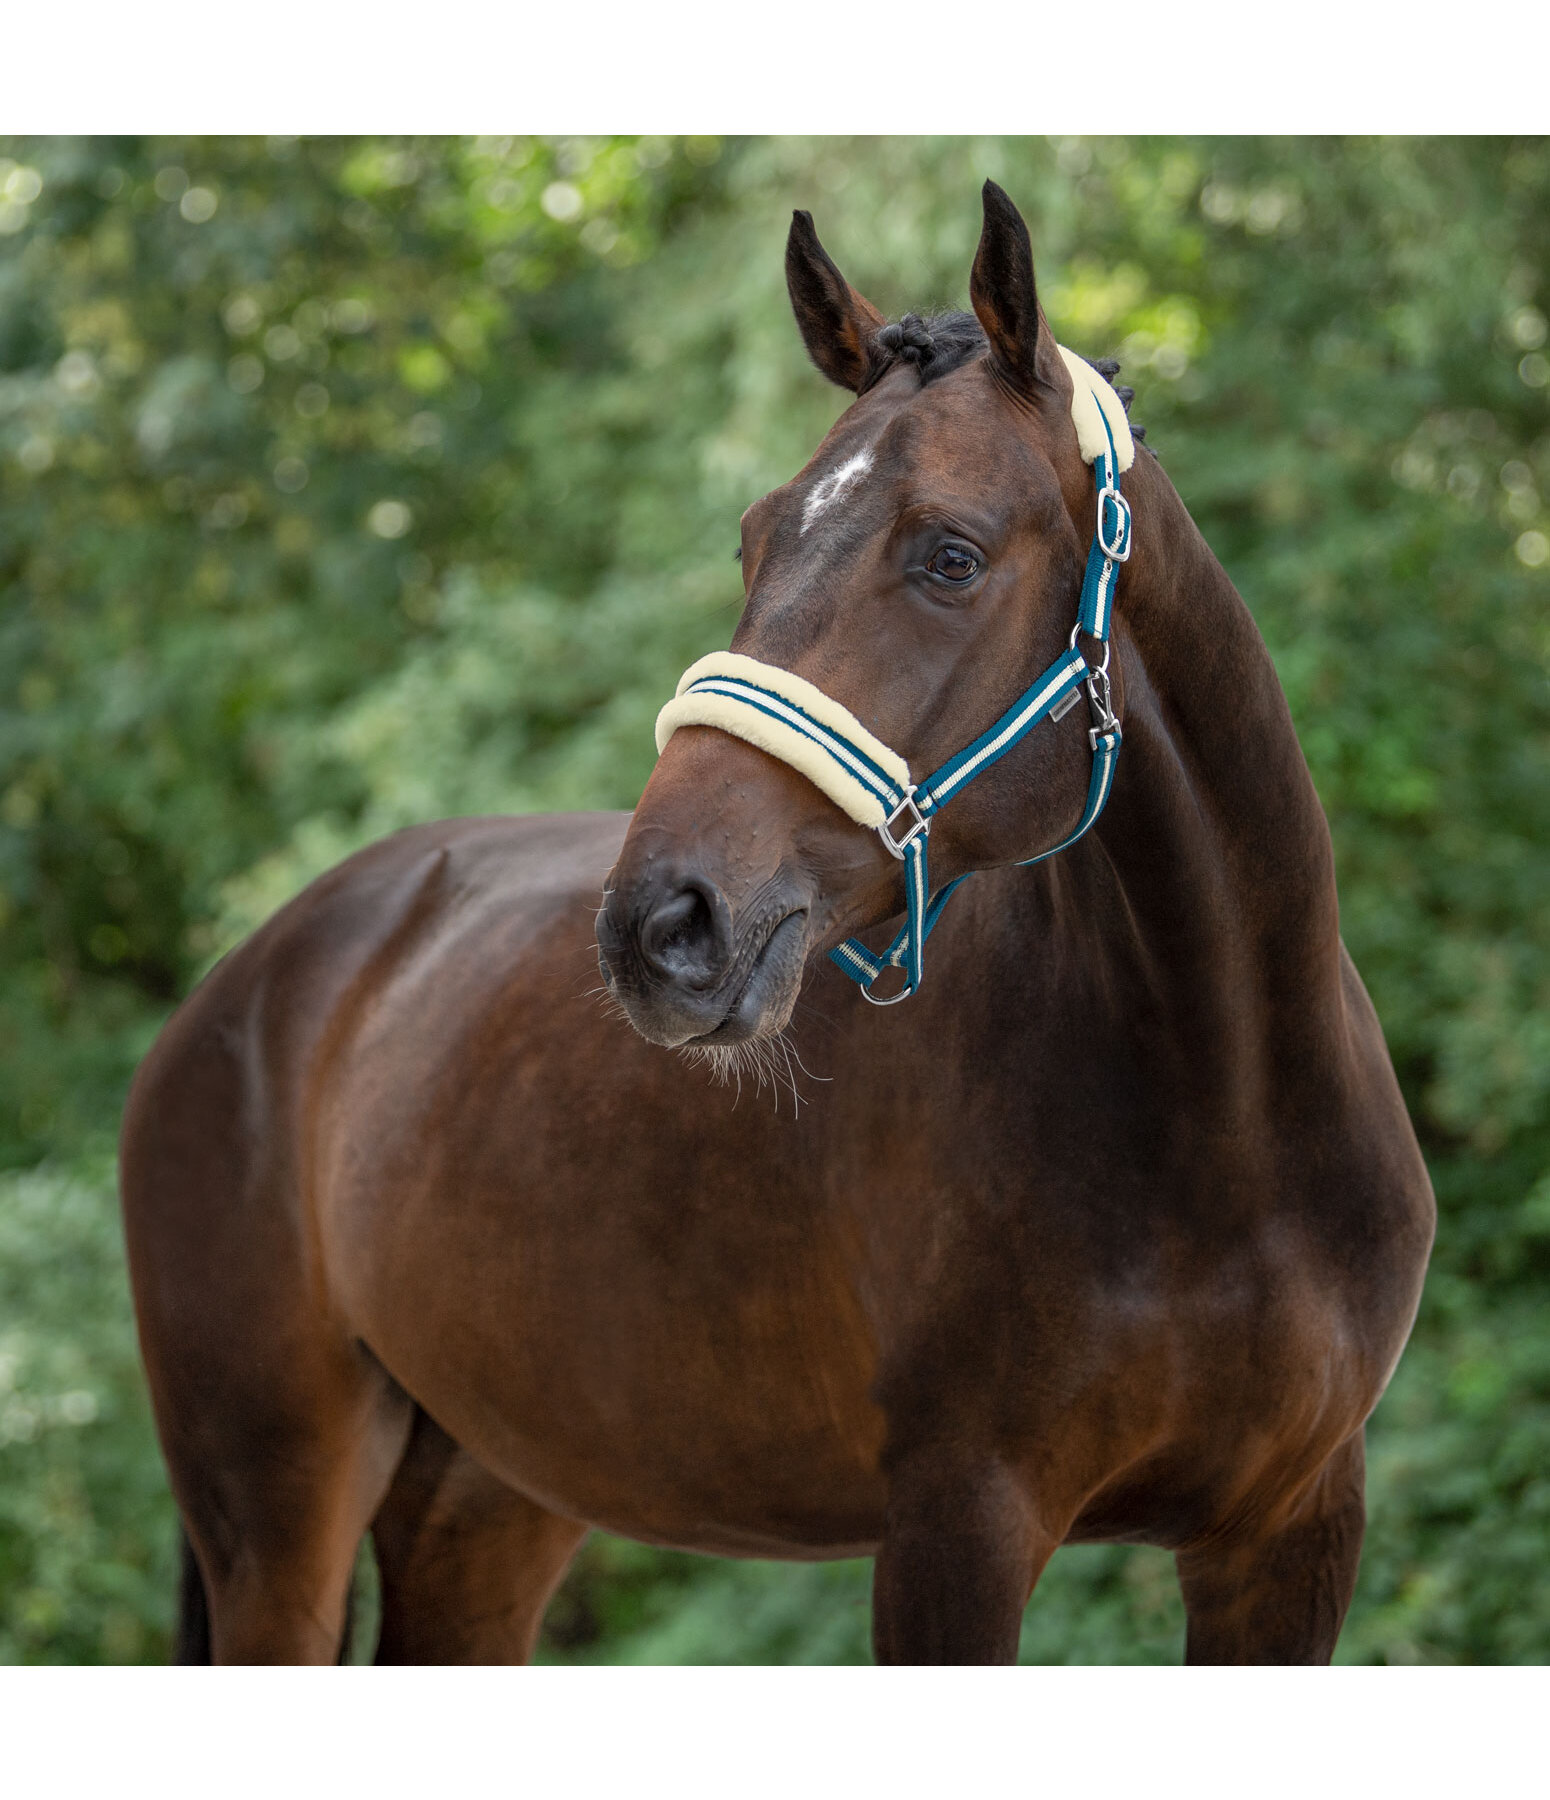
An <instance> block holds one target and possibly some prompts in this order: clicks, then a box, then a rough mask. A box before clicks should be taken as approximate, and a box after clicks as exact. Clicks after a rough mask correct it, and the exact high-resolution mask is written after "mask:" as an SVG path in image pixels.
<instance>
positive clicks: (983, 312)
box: [969, 181, 1062, 398]
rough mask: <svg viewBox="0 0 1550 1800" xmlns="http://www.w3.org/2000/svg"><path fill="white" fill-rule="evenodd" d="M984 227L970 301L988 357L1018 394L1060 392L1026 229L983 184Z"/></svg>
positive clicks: (997, 192)
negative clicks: (981, 331)
mask: <svg viewBox="0 0 1550 1800" xmlns="http://www.w3.org/2000/svg"><path fill="white" fill-rule="evenodd" d="M981 198H982V199H983V201H984V205H985V224H984V228H983V229H982V230H981V232H980V247H979V249H978V250H977V251H976V252H975V255H974V272H973V274H972V275H971V276H970V277H969V300H970V302H971V304H972V305H973V307H974V313H975V317H976V318H977V319H978V320H979V322H980V324H981V325H983V326H984V328H985V336H986V337H987V338H988V339H989V340H990V354H991V356H992V357H993V359H994V360H995V361H996V363H998V364H999V365H1000V368H1001V372H1002V373H1003V374H1004V375H1005V376H1006V378H1007V379H1008V380H1009V381H1010V383H1011V385H1012V386H1013V387H1014V388H1016V389H1017V390H1018V391H1019V392H1020V393H1023V394H1026V395H1028V396H1029V397H1030V398H1033V397H1035V396H1036V395H1037V394H1038V393H1039V390H1040V389H1041V388H1042V389H1046V390H1047V389H1049V388H1059V387H1060V385H1061V380H1060V372H1061V369H1062V364H1061V361H1060V352H1059V350H1057V349H1056V347H1055V338H1054V334H1053V333H1052V332H1051V330H1050V328H1049V324H1048V321H1047V320H1046V319H1045V317H1044V312H1043V309H1042V308H1041V307H1040V305H1039V295H1038V291H1037V289H1036V288H1035V287H1034V284H1033V246H1032V245H1031V244H1030V243H1029V241H1028V227H1027V226H1026V225H1025V224H1024V223H1023V216H1022V214H1021V213H1020V212H1019V211H1018V210H1017V208H1016V207H1015V206H1014V205H1013V204H1012V202H1011V200H1010V199H1009V198H1008V196H1007V195H1006V194H1005V193H1004V192H1003V191H1002V190H1001V189H1000V188H998V187H997V186H996V184H995V182H993V181H987V182H986V183H985V188H984V192H983V194H982V196H981Z"/></svg>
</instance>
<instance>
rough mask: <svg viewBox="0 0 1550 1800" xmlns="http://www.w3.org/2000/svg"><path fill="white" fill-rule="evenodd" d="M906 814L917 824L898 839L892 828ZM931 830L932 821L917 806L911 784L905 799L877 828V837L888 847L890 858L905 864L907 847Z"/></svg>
mask: <svg viewBox="0 0 1550 1800" xmlns="http://www.w3.org/2000/svg"><path fill="white" fill-rule="evenodd" d="M905 813H909V814H910V815H911V816H912V817H913V818H914V821H915V823H914V824H913V825H911V826H910V828H909V830H908V831H906V832H905V834H904V836H903V837H901V838H896V837H895V836H894V835H893V832H892V830H891V829H890V827H891V826H892V825H893V824H894V823H895V822H896V821H897V820H899V819H901V818H902V817H903V816H904V814H905ZM930 829H931V821H930V820H929V819H928V818H927V817H926V816H925V814H924V813H923V812H922V811H921V810H920V808H919V807H918V806H917V805H916V804H915V789H914V785H913V784H911V786H910V789H909V791H908V792H907V793H906V794H905V796H904V798H903V799H902V800H901V801H900V802H899V804H898V805H897V806H896V807H895V808H894V809H893V811H892V812H891V813H889V815H888V817H887V818H886V819H885V820H884V821H883V823H882V824H881V825H879V826H878V827H877V835H878V836H879V837H880V838H881V839H882V840H883V842H884V844H886V845H887V847H888V854H889V855H890V856H896V857H897V858H898V859H899V861H900V862H903V861H904V852H905V849H906V847H907V846H908V845H910V844H913V843H914V841H915V839H916V838H918V837H922V836H924V834H925V833H927V832H928V831H930Z"/></svg>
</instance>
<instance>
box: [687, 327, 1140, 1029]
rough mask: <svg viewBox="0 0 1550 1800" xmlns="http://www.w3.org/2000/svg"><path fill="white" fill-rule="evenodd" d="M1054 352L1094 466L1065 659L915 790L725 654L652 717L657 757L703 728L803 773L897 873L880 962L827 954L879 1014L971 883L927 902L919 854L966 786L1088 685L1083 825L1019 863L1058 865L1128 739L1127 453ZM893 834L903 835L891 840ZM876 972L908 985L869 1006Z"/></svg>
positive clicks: (1104, 403)
mask: <svg viewBox="0 0 1550 1800" xmlns="http://www.w3.org/2000/svg"><path fill="white" fill-rule="evenodd" d="M1060 354H1061V356H1062V357H1063V358H1064V359H1065V363H1066V366H1067V368H1068V369H1069V370H1070V371H1071V377H1072V385H1073V388H1074V393H1073V397H1072V402H1071V416H1072V419H1073V421H1074V423H1075V425H1076V428H1077V442H1078V444H1079V445H1080V447H1081V451H1082V457H1083V460H1084V461H1086V462H1090V463H1091V464H1092V465H1093V477H1094V480H1095V482H1096V485H1097V499H1098V511H1097V522H1096V528H1095V531H1094V534H1093V543H1092V548H1091V549H1090V550H1089V551H1088V553H1087V567H1086V570H1085V572H1084V575H1083V579H1082V593H1081V598H1080V600H1079V601H1078V604H1077V621H1076V630H1074V631H1073V632H1072V634H1071V644H1070V646H1069V648H1068V649H1067V650H1066V651H1065V653H1064V654H1063V655H1062V656H1059V657H1057V658H1056V660H1055V661H1054V662H1052V663H1051V664H1050V666H1049V667H1048V668H1047V669H1046V670H1045V671H1044V673H1043V674H1042V675H1040V676H1039V678H1038V680H1037V681H1035V682H1034V683H1033V685H1032V686H1031V687H1030V688H1028V689H1027V690H1026V691H1025V692H1024V693H1023V694H1022V695H1021V697H1020V698H1019V699H1018V700H1017V701H1016V702H1015V703H1014V704H1013V705H1012V706H1010V707H1008V708H1007V710H1006V711H1005V712H1004V713H1003V714H1002V715H1001V717H1000V718H999V719H997V720H996V722H995V724H994V725H992V726H991V727H990V729H989V730H988V731H985V732H982V733H981V734H980V736H979V737H977V738H976V739H975V740H974V742H973V743H972V744H970V745H968V746H967V747H966V748H965V749H963V750H960V751H959V752H958V754H957V755H956V756H954V757H952V758H950V760H949V761H947V762H945V763H944V764H943V765H942V767H941V768H940V769H938V770H937V771H936V773H935V774H934V775H932V776H931V777H930V778H929V779H928V780H926V781H923V782H920V783H919V784H916V783H915V782H913V781H912V780H911V778H910V771H909V765H908V764H907V763H906V762H905V760H904V758H903V757H902V756H900V755H898V753H897V752H896V751H893V750H891V749H889V747H888V746H887V745H886V744H885V743H883V742H882V741H881V739H879V738H876V737H874V736H873V735H872V733H871V732H870V731H868V730H867V728H866V727H865V726H864V725H863V724H862V723H861V721H860V720H859V719H857V718H856V717H855V715H854V714H853V713H851V712H850V711H849V710H848V709H847V708H845V707H843V706H841V705H840V704H839V702H838V701H837V700H834V699H831V698H830V696H829V695H827V694H825V693H824V692H823V690H822V689H821V688H818V687H815V686H814V685H813V684H812V683H811V682H809V681H805V680H803V678H802V677H801V676H799V675H794V674H792V673H791V671H790V670H789V669H781V668H777V667H776V666H775V665H773V664H770V663H762V662H759V661H757V660H756V659H755V658H753V657H751V656H740V655H737V654H735V653H733V652H731V651H718V652H716V653H715V654H714V655H711V656H705V657H702V658H701V659H700V660H699V661H698V662H697V663H695V664H694V665H693V667H692V668H690V669H688V670H686V671H685V673H684V675H683V677H682V679H681V680H680V681H679V683H678V691H677V693H676V694H675V695H674V697H673V698H672V699H671V700H670V701H669V702H668V703H667V705H666V706H664V707H663V708H662V711H661V713H660V714H659V715H658V717H657V750H658V752H659V753H660V752H661V751H662V750H664V749H665V748H666V747H667V742H668V739H669V738H670V737H671V736H672V735H673V733H674V732H675V731H676V730H677V729H678V728H679V727H680V726H681V725H711V726H714V727H716V728H717V729H718V730H721V731H726V732H730V733H731V734H732V735H733V736H734V737H740V738H742V739H744V740H745V741H746V742H748V743H751V744H754V745H755V746H757V748H759V749H761V750H764V751H766V752H768V754H769V755H771V756H774V757H776V758H778V759H779V760H780V761H782V762H785V763H789V764H790V765H791V767H792V768H794V769H796V770H798V771H799V773H801V774H803V775H805V776H806V777H807V778H808V780H809V781H811V782H812V783H813V784H814V785H815V786H816V787H818V788H820V789H821V790H822V791H823V792H824V793H825V794H827V795H828V797H829V798H830V799H831V800H833V801H834V803H835V804H836V805H837V806H839V807H840V808H841V809H842V810H843V811H844V812H846V813H848V814H849V815H850V817H851V818H853V819H854V820H855V821H856V822H857V823H858V824H860V825H865V826H867V827H869V828H870V829H873V830H875V831H876V832H877V833H878V835H879V836H880V837H881V838H882V840H883V842H884V844H885V845H886V846H887V847H888V849H889V851H890V852H891V853H892V854H893V855H895V856H897V857H898V858H899V859H900V860H901V861H902V862H903V864H904V894H905V916H904V925H903V927H902V928H901V930H900V931H899V933H898V935H897V936H896V937H895V938H894V940H893V942H892V943H891V944H890V945H889V946H888V948H887V949H886V950H885V951H883V952H882V954H881V955H880V956H878V955H874V953H873V952H872V951H870V950H868V949H867V947H866V945H865V944H863V943H861V942H859V941H858V940H857V939H855V938H847V939H846V941H845V942H844V943H843V944H841V945H839V946H838V948H836V949H834V950H831V951H830V952H829V956H830V959H831V961H833V962H834V963H835V964H836V965H837V966H838V967H839V968H840V969H841V970H842V971H843V973H845V974H846V975H848V976H849V977H850V979H851V980H852V981H854V982H856V983H858V985H859V986H860V988H861V991H862V993H863V995H865V997H866V998H867V999H868V1000H872V1002H873V1004H874V1005H876V1006H892V1005H894V1004H895V1003H896V1002H898V1001H900V1000H907V999H908V998H909V996H910V995H911V994H913V993H914V992H915V991H916V989H917V988H919V986H920V983H921V979H922V974H923V961H924V955H925V948H926V939H927V938H928V937H930V935H931V933H932V931H933V930H934V929H935V927H936V923H937V921H938V920H939V919H940V918H941V916H942V910H943V908H944V907H945V906H946V905H947V902H948V900H949V899H950V898H951V896H952V894H953V892H954V890H955V889H956V888H958V887H959V886H960V885H961V884H962V883H963V882H964V881H967V880H968V876H969V874H972V873H973V871H972V870H970V871H968V873H967V874H964V875H960V876H958V877H957V878H956V879H955V880H953V881H950V882H949V883H948V884H947V886H946V887H944V888H943V889H942V890H941V891H940V892H939V893H937V894H936V895H934V896H933V895H932V894H931V891H930V877H929V874H928V871H927V866H926V856H927V850H926V846H927V840H928V839H929V837H930V834H931V821H932V819H933V818H934V817H935V815H936V814H937V813H938V812H939V811H940V810H941V809H942V807H944V806H945V805H946V804H947V802H948V801H949V800H951V799H952V797H953V796H954V795H955V794H956V793H957V792H958V791H959V790H960V789H961V788H962V787H964V786H965V785H966V784H967V783H968V782H970V781H972V780H973V779H974V778H975V776H977V775H982V774H983V773H984V772H985V770H986V769H988V768H991V767H992V766H993V765H994V764H995V763H997V762H999V761H1000V760H1001V758H1002V757H1003V756H1005V755H1006V754H1007V753H1008V751H1010V750H1013V749H1015V748H1016V746H1017V745H1018V744H1020V743H1021V742H1022V740H1023V739H1024V738H1025V737H1026V736H1027V735H1028V733H1029V732H1030V731H1032V730H1033V728H1034V726H1035V725H1037V724H1039V723H1040V721H1041V720H1044V719H1047V718H1050V717H1052V716H1053V717H1055V718H1063V717H1064V716H1065V714H1066V712H1067V711H1069V709H1070V705H1071V703H1072V702H1073V701H1074V700H1075V698H1076V696H1077V694H1078V692H1079V691H1080V690H1081V689H1082V688H1083V687H1085V688H1086V689H1087V696H1088V701H1089V703H1090V705H1091V708H1092V714H1093V720H1094V723H1093V725H1092V727H1091V729H1090V730H1089V731H1088V734H1087V735H1088V740H1089V742H1090V744H1091V746H1092V756H1093V765H1092V773H1091V775H1090V776H1089V778H1088V783H1087V798H1086V802H1085V803H1084V805H1083V807H1082V816H1081V818H1080V819H1079V820H1078V822H1077V825H1076V828H1075V830H1074V831H1072V832H1071V834H1070V835H1069V836H1068V837H1066V838H1064V839H1062V840H1061V842H1060V843H1058V844H1056V845H1054V846H1053V847H1052V848H1051V849H1048V850H1043V851H1041V852H1040V853H1039V854H1038V855H1037V856H1030V857H1029V858H1028V859H1027V861H1026V862H1025V863H1023V864H1021V865H1020V866H1021V867H1023V868H1028V867H1031V866H1032V865H1033V864H1034V863H1040V862H1043V861H1045V859H1046V858H1048V857H1051V856H1055V855H1058V854H1059V852H1060V851H1062V850H1065V849H1068V848H1069V847H1070V846H1071V845H1072V844H1074V843H1075V842H1076V841H1077V839H1078V838H1080V837H1082V836H1084V835H1085V834H1086V833H1087V831H1088V830H1089V829H1090V828H1091V826H1092V824H1093V822H1094V821H1095V820H1096V819H1097V817H1098V815H1099V813H1101V812H1102V811H1103V808H1104V805H1105V803H1106V802H1107V800H1108V797H1109V793H1110V790H1111V789H1112V787H1113V785H1114V767H1115V763H1116V762H1117V761H1118V758H1119V750H1120V744H1121V743H1122V742H1123V735H1124V734H1123V733H1122V732H1121V730H1120V724H1119V720H1118V719H1116V718H1115V717H1114V714H1113V711H1112V709H1111V707H1110V704H1109V688H1108V660H1109V659H1108V649H1107V645H1108V639H1109V630H1110V626H1111V624H1112V621H1113V616H1114V590H1115V588H1116V586H1117V585H1118V580H1119V566H1120V564H1121V563H1123V562H1124V561H1125V560H1126V558H1127V557H1128V556H1129V555H1130V531H1131V518H1130V507H1129V505H1128V504H1127V503H1126V501H1125V499H1124V497H1123V496H1122V495H1121V493H1120V491H1119V479H1120V475H1121V473H1122V472H1123V471H1124V470H1126V469H1128V468H1129V467H1130V465H1131V463H1132V462H1133V461H1134V459H1135V444H1134V441H1133V440H1132V438H1131V435H1130V426H1129V422H1128V421H1127V420H1126V418H1125V409H1124V406H1123V404H1122V403H1121V401H1120V398H1119V396H1118V395H1117V394H1116V393H1115V392H1114V390H1113V388H1111V387H1110V386H1109V384H1108V382H1106V381H1105V380H1104V379H1103V377H1102V376H1101V375H1099V374H1098V373H1097V371H1096V370H1094V369H1093V368H1092V367H1091V366H1090V365H1089V364H1088V363H1085V362H1083V361H1082V360H1081V358H1080V357H1077V356H1075V355H1073V353H1072V352H1071V351H1069V350H1066V349H1065V348H1064V347H1062V348H1061V352H1060ZM1083 632H1085V633H1086V634H1087V636H1088V637H1090V638H1093V639H1095V640H1096V641H1098V642H1099V643H1101V644H1103V645H1104V647H1105V648H1104V655H1103V661H1102V663H1101V664H1099V665H1098V666H1096V667H1094V666H1092V665H1090V664H1089V663H1088V661H1087V658H1086V657H1085V656H1084V655H1083V654H1082V652H1081V651H1080V650H1079V649H1078V648H1077V647H1076V640H1077V638H1078V636H1079V635H1080V634H1081V633H1083ZM895 827H899V828H900V829H899V830H898V831H897V832H896V831H895ZM885 969H901V970H902V971H903V973H904V986H903V987H902V988H901V989H900V990H899V992H898V993H897V994H894V995H892V996H890V998H889V999H887V1000H873V996H872V993H871V988H872V984H873V983H874V982H875V981H876V980H877V978H878V977H879V976H880V975H881V974H882V973H883V971H884V970H885Z"/></svg>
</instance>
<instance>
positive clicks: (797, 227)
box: [786, 212, 884, 394]
mask: <svg viewBox="0 0 1550 1800" xmlns="http://www.w3.org/2000/svg"><path fill="white" fill-rule="evenodd" d="M786 290H787V292H788V293H789V294H790V295H791V310H792V311H793V312H794V313H795V314H796V316H797V329H798V330H799V331H800V332H801V333H802V342H803V343H804V344H806V346H807V354H808V355H809V356H810V357H812V359H813V361H814V362H815V363H816V364H817V365H818V367H819V368H820V369H821V370H822V371H823V373H824V374H825V375H827V376H828V377H829V379H830V381H833V382H837V383H838V384H839V385H840V386H841V387H842V388H849V389H850V391H851V392H852V393H853V394H859V393H860V392H861V390H862V388H863V387H864V386H865V385H866V379H867V376H868V374H869V373H870V371H871V366H872V354H871V345H872V339H873V337H874V336H875V335H876V334H877V333H878V332H879V331H881V330H882V328H883V323H884V321H883V315H882V314H881V313H880V312H879V311H878V310H877V308H876V307H875V306H873V305H872V304H871V303H870V302H869V301H867V300H863V299H862V297H861V296H860V294H858V293H857V292H856V290H855V289H854V288H853V287H852V286H851V285H850V283H849V282H848V281H846V279H845V277H844V276H843V275H842V274H841V273H840V272H839V270H838V269H837V268H835V266H834V264H833V263H832V262H831V261H830V259H829V253H828V251H827V250H825V249H824V247H823V245H822V244H820V243H819V242H818V233H817V232H816V231H814V230H813V215H812V214H811V213H807V212H795V213H793V214H792V215H791V235H790V236H789V237H788V238H787V239H786Z"/></svg>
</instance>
